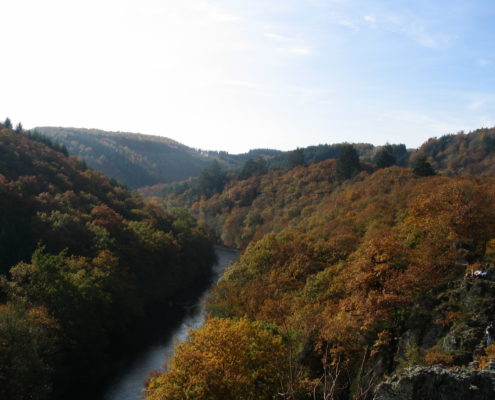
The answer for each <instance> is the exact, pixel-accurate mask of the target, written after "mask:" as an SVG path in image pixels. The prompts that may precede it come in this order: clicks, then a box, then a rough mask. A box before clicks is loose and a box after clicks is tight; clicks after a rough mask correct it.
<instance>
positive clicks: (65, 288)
mask: <svg viewBox="0 0 495 400" xmlns="http://www.w3.org/2000/svg"><path fill="white" fill-rule="evenodd" d="M0 202H1V205H0V398H1V399H9V400H21V399H35V400H42V399H67V398H77V395H81V394H83V393H84V391H85V390H86V389H87V388H89V387H94V386H95V385H96V384H97V383H98V382H99V380H100V379H101V378H102V377H103V376H105V375H108V373H109V369H110V368H111V362H110V361H111V359H112V357H113V356H114V355H115V352H116V351H120V350H121V349H120V348H119V347H120V346H125V344H126V343H127V341H128V338H127V335H128V334H129V332H130V331H132V329H131V327H132V326H133V324H134V323H135V321H136V320H137V319H139V318H142V317H143V316H145V315H146V313H147V312H148V311H147V310H148V309H149V307H150V306H152V305H153V304H159V303H163V302H165V303H166V302H167V301H169V300H171V299H174V297H176V296H179V295H180V296H184V293H185V292H187V291H190V290H192V289H193V288H194V287H195V286H197V282H198V281H201V280H207V279H208V276H209V274H210V271H211V266H212V264H213V261H214V258H215V255H214V251H213V247H212V241H211V238H210V236H209V234H208V233H207V232H206V231H205V230H204V229H203V228H202V227H201V226H200V225H199V224H198V223H197V222H196V220H195V219H194V218H192V217H191V216H190V215H189V214H188V213H187V212H186V211H185V210H183V209H170V210H165V209H164V208H163V207H161V206H160V205H158V204H156V203H153V202H146V203H145V202H143V201H142V199H141V198H140V197H139V196H138V195H137V194H135V193H133V192H130V191H129V190H127V189H126V188H124V187H123V186H121V185H119V184H117V183H116V182H115V181H112V180H110V179H108V178H106V177H104V176H103V175H102V174H101V173H99V172H96V171H95V170H93V169H90V168H88V167H87V166H86V164H85V163H84V162H83V161H80V160H78V159H77V158H75V157H73V156H70V157H69V156H67V149H66V148H65V147H64V146H63V145H59V144H57V143H55V142H53V141H52V140H51V139H49V138H47V137H45V136H43V135H40V134H34V133H32V132H28V131H24V130H23V129H22V126H20V125H19V126H18V127H17V128H16V129H15V130H14V129H12V126H11V123H10V121H9V120H8V119H7V120H6V121H5V122H4V123H2V124H0ZM165 303H164V304H165Z"/></svg>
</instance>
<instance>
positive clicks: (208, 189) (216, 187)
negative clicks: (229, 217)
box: [198, 160, 227, 196]
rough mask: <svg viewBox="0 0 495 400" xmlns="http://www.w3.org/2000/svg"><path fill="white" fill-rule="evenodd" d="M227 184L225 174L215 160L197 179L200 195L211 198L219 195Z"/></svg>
mask: <svg viewBox="0 0 495 400" xmlns="http://www.w3.org/2000/svg"><path fill="white" fill-rule="evenodd" d="M226 183H227V174H226V173H225V171H224V170H223V169H222V167H221V166H220V163H219V162H218V161H217V160H214V161H213V163H212V164H211V166H209V167H207V168H205V169H204V170H203V172H201V175H199V177H198V189H199V193H200V194H201V195H205V196H212V195H213V194H215V193H220V192H221V191H222V190H223V188H224V186H225V184H226Z"/></svg>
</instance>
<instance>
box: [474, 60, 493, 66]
mask: <svg viewBox="0 0 495 400" xmlns="http://www.w3.org/2000/svg"><path fill="white" fill-rule="evenodd" d="M477 62H478V65H479V66H480V67H487V66H489V65H492V60H488V59H486V58H480V59H479V60H478V61H477Z"/></svg>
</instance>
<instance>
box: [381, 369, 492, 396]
mask: <svg viewBox="0 0 495 400" xmlns="http://www.w3.org/2000/svg"><path fill="white" fill-rule="evenodd" d="M373 399H374V400H494V399H495V370H493V369H492V366H491V365H490V366H489V367H488V368H486V369H484V370H482V371H476V370H472V369H461V368H456V369H448V368H445V367H443V366H440V365H437V366H433V367H410V368H407V369H406V370H404V372H403V373H401V374H400V375H394V376H393V377H391V378H389V379H387V380H386V381H385V382H383V383H381V384H380V385H378V387H377V388H376V391H375V396H374V398H373Z"/></svg>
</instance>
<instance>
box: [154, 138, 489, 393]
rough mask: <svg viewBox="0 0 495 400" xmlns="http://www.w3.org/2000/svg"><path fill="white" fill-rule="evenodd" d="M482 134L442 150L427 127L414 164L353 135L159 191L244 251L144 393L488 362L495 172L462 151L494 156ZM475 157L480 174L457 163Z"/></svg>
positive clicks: (335, 380) (353, 379) (246, 389)
mask: <svg viewBox="0 0 495 400" xmlns="http://www.w3.org/2000/svg"><path fill="white" fill-rule="evenodd" d="M485 134H486V135H485ZM491 134H493V132H492V130H488V131H486V130H480V131H477V132H476V133H473V134H472V136H471V137H469V140H470V141H471V143H478V145H474V144H473V145H471V146H468V145H459V146H458V143H462V142H463V141H464V143H467V140H465V138H464V136H465V135H464V134H459V135H457V136H454V137H452V138H451V139H449V140H450V142H449V143H450V144H451V145H450V146H445V147H444V153H443V155H442V157H443V158H442V157H441V156H439V152H438V151H436V150H435V151H436V152H435V151H434V148H435V146H432V143H433V144H434V143H437V142H438V140H437V139H435V140H430V141H429V142H428V143H426V144H425V145H423V146H422V147H421V148H420V150H419V151H418V153H417V154H414V155H413V157H411V160H410V161H409V164H408V165H410V166H411V167H413V168H410V167H401V166H397V165H395V164H397V159H396V158H395V157H389V156H390V155H392V156H393V154H392V153H393V152H392V151H390V150H391V149H390V148H388V153H389V154H388V155H387V154H382V155H380V156H379V157H378V156H377V157H374V158H373V160H372V161H371V162H363V161H362V160H360V159H359V157H358V152H357V151H356V149H354V148H353V147H352V146H350V145H349V146H348V147H347V148H345V151H341V153H340V155H339V157H338V158H337V159H333V160H326V161H323V162H319V163H310V164H309V165H304V164H303V163H301V164H299V165H294V166H293V167H292V168H291V169H280V168H279V169H269V168H268V169H267V168H265V167H264V165H263V163H259V164H257V165H254V164H251V166H250V168H251V169H250V170H251V173H249V174H243V173H242V171H239V172H237V173H236V174H228V173H227V172H226V171H222V170H221V169H219V168H218V166H217V167H215V166H212V167H210V168H209V170H208V171H207V172H206V173H204V174H202V175H200V177H199V178H198V181H197V182H196V183H194V182H189V183H183V184H181V185H174V186H173V187H170V188H169V189H167V190H165V192H164V193H165V197H164V199H163V201H164V202H165V203H166V204H176V205H177V204H183V205H187V206H189V207H190V209H191V211H192V213H193V215H195V216H196V217H197V218H198V219H199V220H200V221H202V222H204V223H205V224H206V225H207V226H209V228H210V229H211V230H212V232H214V234H215V235H216V237H217V240H218V241H219V242H221V243H224V244H226V245H229V246H235V247H238V248H241V249H243V252H242V255H241V257H240V259H239V260H238V262H236V263H235V264H234V265H233V266H232V267H231V268H230V269H229V270H228V271H227V272H226V274H225V275H224V277H223V278H222V279H221V280H220V282H219V283H218V284H217V285H216V287H215V288H214V290H213V294H212V296H211V298H210V300H209V306H208V309H209V313H210V317H209V319H208V321H207V322H206V324H205V326H204V327H203V328H201V329H199V330H197V331H195V332H193V334H192V336H191V338H190V339H189V341H188V342H186V343H185V344H183V345H181V346H180V348H179V350H178V351H177V353H176V355H175V356H174V358H173V360H172V361H171V363H170V365H169V369H168V371H167V372H165V373H163V374H158V375H156V376H153V377H151V378H150V382H149V384H148V389H147V395H148V397H147V399H149V400H158V399H185V398H187V399H204V398H208V399H272V398H280V399H342V400H343V399H354V400H358V399H360V400H364V399H371V398H372V397H373V393H374V390H375V388H376V386H377V385H378V384H379V383H380V382H382V381H383V380H384V379H385V378H386V377H387V376H390V375H391V374H394V373H400V372H401V371H403V370H404V369H405V368H407V367H409V366H428V365H435V364H438V363H442V364H444V365H447V366H450V367H455V366H458V367H464V368H467V366H468V364H469V363H471V364H470V365H472V366H471V367H470V368H483V366H485V365H486V364H487V362H488V360H490V358H492V357H493V356H495V348H494V347H493V346H491V347H485V339H486V336H485V327H486V325H487V324H488V323H489V322H490V321H491V319H492V318H493V315H494V313H495V301H494V300H495V270H494V267H493V265H492V262H493V261H494V260H493V258H494V256H495V209H494V207H493V204H495V177H493V176H490V173H489V171H490V168H491V166H490V165H489V162H484V161H483V157H482V156H480V154H479V153H475V154H471V151H474V150H475V149H478V151H482V150H480V149H483V152H484V153H483V154H485V155H486V156H487V157H488V156H489V154H490V149H485V148H484V147H483V146H481V147H480V145H479V143H480V142H479V140H481V142H482V143H483V141H486V140H488V139H483V137H490V135H491ZM441 140H446V139H441ZM437 147H438V146H437ZM456 148H459V150H458V151H457V150H456ZM445 149H449V150H448V151H445ZM383 150H384V151H385V152H387V147H386V146H385V147H384V149H383ZM387 160H388V161H387ZM440 160H443V161H442V162H445V163H447V164H441V161H440ZM446 160H450V164H449V163H448V161H446ZM452 160H457V164H456V162H454V161H452ZM459 160H463V161H459ZM462 162H464V163H465V164H464V168H463V169H449V168H450V167H453V166H454V165H460V164H462ZM472 162H474V163H476V165H482V166H483V168H482V169H483V171H479V172H480V174H483V176H482V177H481V176H477V175H473V174H469V175H468V174H465V172H468V171H469V170H470V169H469V163H472ZM441 165H447V166H446V167H441ZM471 165H474V164H471ZM258 167H259V168H258ZM473 171H475V169H473V170H471V172H473ZM202 179H203V182H202ZM208 182H209V183H210V184H209V185H208ZM219 182H220V183H221V185H218V183H219ZM473 271H484V272H486V275H484V277H483V278H473V277H472V272H473ZM213 332H214V334H213ZM240 337H242V338H243V339H242V340H241V339H240ZM237 348H246V349H250V350H246V351H243V352H237V351H236V350H237ZM270 349H273V352H271V353H270V351H271V350H270ZM473 362H474V364H473ZM191 368H194V371H195V372H194V373H192V374H189V373H188V371H190V370H191ZM473 390H474V389H473Z"/></svg>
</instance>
